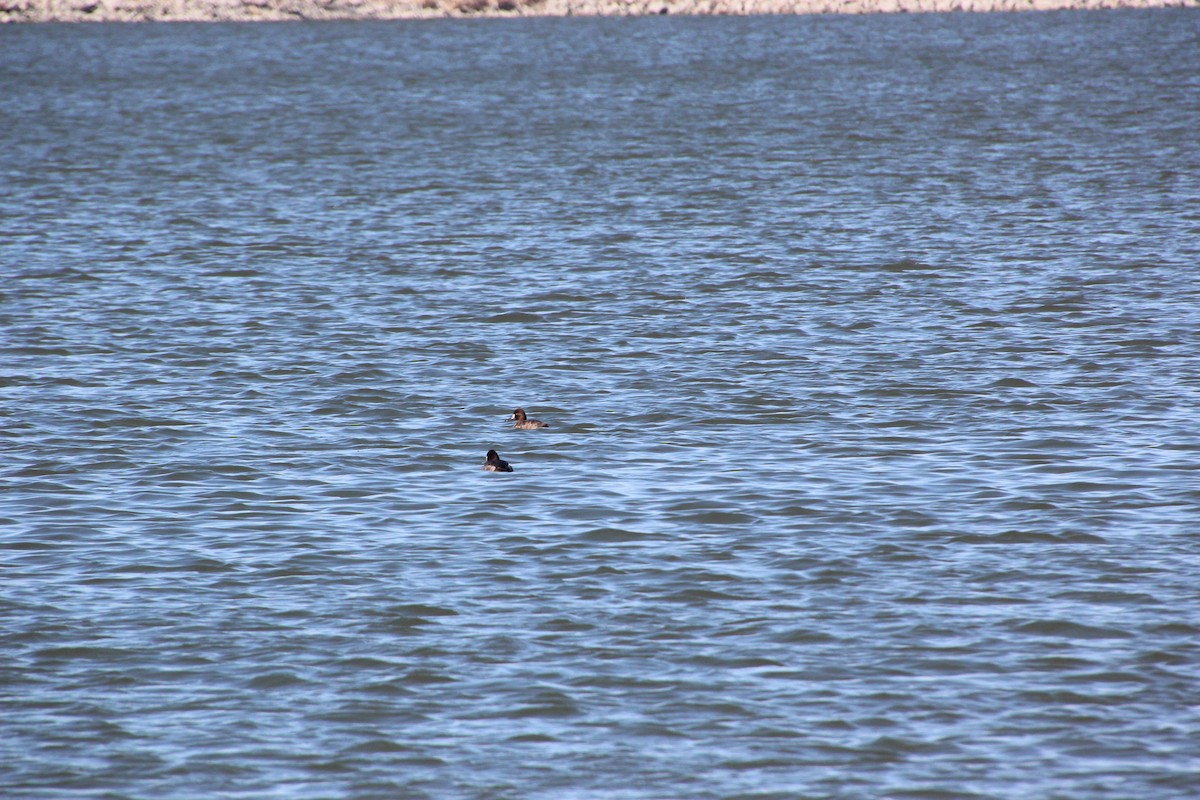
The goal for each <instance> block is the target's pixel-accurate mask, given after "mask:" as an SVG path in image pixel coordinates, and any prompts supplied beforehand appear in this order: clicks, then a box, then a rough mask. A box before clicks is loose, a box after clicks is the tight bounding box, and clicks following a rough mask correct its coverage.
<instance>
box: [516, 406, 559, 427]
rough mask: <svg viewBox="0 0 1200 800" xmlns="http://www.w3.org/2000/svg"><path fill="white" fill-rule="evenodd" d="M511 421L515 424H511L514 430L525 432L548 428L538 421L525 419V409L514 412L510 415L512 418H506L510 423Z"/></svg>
mask: <svg viewBox="0 0 1200 800" xmlns="http://www.w3.org/2000/svg"><path fill="white" fill-rule="evenodd" d="M513 420H515V422H513V427H514V428H520V429H521V430H526V431H531V430H533V429H534V428H549V427H550V426H549V425H547V424H546V423H544V422H542V421H541V420H540V419H529V418H528V417H526V416H525V409H523V408H518V409H517V410H516V411H514V412H513V413H512V416H511V417H509V418H508V421H510V422H512V421H513Z"/></svg>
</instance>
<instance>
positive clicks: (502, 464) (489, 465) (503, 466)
mask: <svg viewBox="0 0 1200 800" xmlns="http://www.w3.org/2000/svg"><path fill="white" fill-rule="evenodd" d="M483 469H484V471H486V472H512V466H511V465H510V464H509V463H508V462H507V461H505V460H504V459H502V458H500V454H499V453H497V452H496V451H495V450H488V452H487V461H484V462H483Z"/></svg>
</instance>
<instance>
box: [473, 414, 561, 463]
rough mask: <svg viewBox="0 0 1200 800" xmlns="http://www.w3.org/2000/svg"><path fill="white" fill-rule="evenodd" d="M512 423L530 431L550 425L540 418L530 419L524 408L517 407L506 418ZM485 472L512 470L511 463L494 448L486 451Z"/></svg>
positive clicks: (516, 426) (515, 426) (520, 428)
mask: <svg viewBox="0 0 1200 800" xmlns="http://www.w3.org/2000/svg"><path fill="white" fill-rule="evenodd" d="M506 421H508V422H512V423H513V427H514V428H517V429H519V430H526V431H531V430H533V429H535V428H549V427H550V426H549V425H547V424H546V423H544V422H542V421H541V420H540V419H530V418H529V417H528V416H527V415H526V414H525V409H523V408H518V409H517V410H516V411H514V412H513V413H512V416H511V417H508V418H507V419H506ZM483 469H484V471H485V472H512V471H513V468H512V465H511V464H509V463H508V462H507V461H505V460H504V459H502V458H500V454H499V453H497V452H496V451H495V450H488V451H487V460H486V461H484V462H483Z"/></svg>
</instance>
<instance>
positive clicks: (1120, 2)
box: [0, 0, 1200, 23]
mask: <svg viewBox="0 0 1200 800" xmlns="http://www.w3.org/2000/svg"><path fill="white" fill-rule="evenodd" d="M1111 8H1200V0H0V23H6V22H18V23H19V22H272V21H282V20H368V19H374V20H381V19H429V18H448V17H449V18H466V17H570V16H650V15H657V14H680V15H722V14H725V15H751V14H877V13H892V14H896V13H918V12H953V11H976V12H988V11H1062V10H1098V9H1111Z"/></svg>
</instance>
